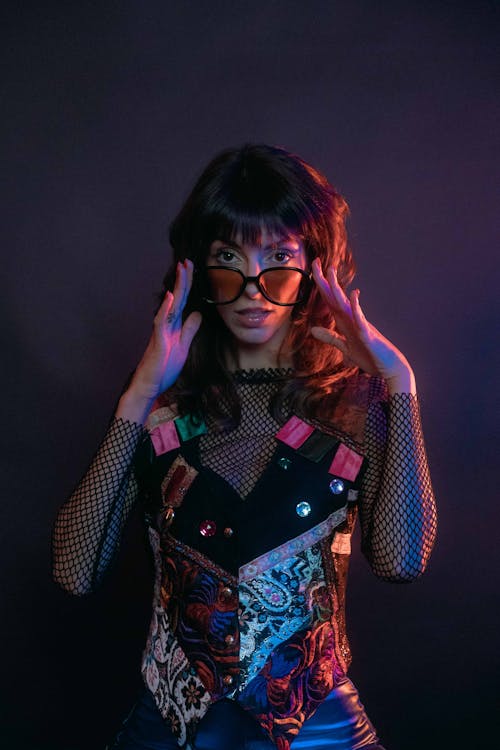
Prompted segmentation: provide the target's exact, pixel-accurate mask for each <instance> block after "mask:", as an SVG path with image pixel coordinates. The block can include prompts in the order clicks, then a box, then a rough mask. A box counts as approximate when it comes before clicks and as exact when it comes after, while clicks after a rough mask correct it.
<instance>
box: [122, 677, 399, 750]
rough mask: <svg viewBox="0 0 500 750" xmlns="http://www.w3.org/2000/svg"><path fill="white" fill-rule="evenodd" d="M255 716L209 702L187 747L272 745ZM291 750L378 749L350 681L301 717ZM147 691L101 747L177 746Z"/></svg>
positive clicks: (172, 749)
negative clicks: (305, 717)
mask: <svg viewBox="0 0 500 750" xmlns="http://www.w3.org/2000/svg"><path fill="white" fill-rule="evenodd" d="M275 747H276V746H275V745H274V744H273V743H272V742H271V740H270V739H269V738H268V737H267V736H266V735H265V734H264V733H263V731H262V729H261V728H260V726H259V725H258V724H257V722H256V721H255V719H254V718H253V717H252V716H250V714H248V713H246V711H244V710H243V709H242V708H241V707H240V706H239V705H238V704H237V703H235V702H234V701H230V700H221V701H218V702H217V703H214V704H213V705H212V706H211V707H210V709H209V711H208V712H207V714H206V715H205V716H204V717H203V719H202V721H201V722H200V724H199V729H198V732H197V735H196V740H195V745H194V748H193V750H275ZM291 747H292V749H293V750H361V748H362V749H363V750H384V748H383V747H382V745H380V744H379V741H378V737H377V735H376V732H375V728H374V727H373V724H372V723H371V722H370V720H369V718H368V716H367V715H366V713H365V710H364V708H363V705H362V703H361V702H360V700H359V695H358V691H357V690H356V688H355V687H354V685H353V683H352V682H351V680H349V679H348V678H347V677H346V678H344V679H343V680H342V681H341V682H340V683H339V684H338V685H337V686H336V687H335V689H334V690H332V692H331V693H330V695H329V696H328V698H327V699H326V700H325V701H324V703H322V704H321V706H320V707H319V708H318V710H317V711H316V713H315V714H314V716H312V717H311V718H310V719H309V720H308V721H306V722H305V723H304V725H303V727H302V729H301V730H300V732H299V735H298V737H297V738H296V739H295V740H294V741H293V742H292V744H291ZM178 748H179V746H178V744H177V741H176V739H175V737H174V736H173V734H172V733H171V731H170V729H169V727H168V725H167V724H166V723H165V721H164V720H163V719H162V717H161V715H160V713H159V711H158V709H157V708H156V704H155V702H154V700H153V697H152V695H151V694H150V692H149V691H148V690H146V689H144V692H143V693H141V696H140V698H139V700H138V701H137V703H136V704H135V705H134V707H133V709H132V711H131V712H130V714H129V716H128V717H127V718H126V719H125V721H124V723H123V727H122V729H121V730H120V732H119V733H118V734H117V736H116V738H115V740H114V742H113V743H112V744H111V745H108V747H107V750H178Z"/></svg>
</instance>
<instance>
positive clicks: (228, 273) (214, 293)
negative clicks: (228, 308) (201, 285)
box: [206, 268, 243, 304]
mask: <svg viewBox="0 0 500 750" xmlns="http://www.w3.org/2000/svg"><path fill="white" fill-rule="evenodd" d="M206 272H207V281H208V288H207V293H206V297H207V299H208V300H209V301H210V302H216V303H218V304H221V303H222V302H232V301H233V300H235V299H236V298H237V297H238V296H239V293H240V290H241V287H242V286H243V277H242V275H241V274H240V273H238V271H233V270H232V269H231V268H207V269H206Z"/></svg>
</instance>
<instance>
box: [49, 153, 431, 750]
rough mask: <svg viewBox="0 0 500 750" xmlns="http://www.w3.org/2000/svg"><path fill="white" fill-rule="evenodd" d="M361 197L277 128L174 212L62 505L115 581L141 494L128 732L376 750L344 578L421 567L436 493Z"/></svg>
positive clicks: (78, 585)
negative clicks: (357, 203) (139, 680)
mask: <svg viewBox="0 0 500 750" xmlns="http://www.w3.org/2000/svg"><path fill="white" fill-rule="evenodd" d="M347 213H348V208H347V204H346V202H345V201H344V199H343V198H342V197H341V196H340V195H339V194H338V193H337V192H336V191H335V190H334V189H333V188H332V186H331V185H330V184H329V183H328V181H327V180H326V178H325V177H324V176H323V175H322V174H320V173H319V172H318V171H317V170H316V169H314V168H313V167H311V166H310V165H308V164H307V163H306V162H305V161H303V160H302V159H300V158H299V157H298V156H296V155H295V154H292V153H289V152H287V151H285V150H284V149H282V148H277V147H271V146H267V145H263V144H260V145H252V144H246V145H245V146H243V147H242V148H238V149H228V150H226V151H224V152H222V153H221V154H219V155H218V156H216V157H215V158H214V159H213V160H212V162H211V163H210V164H209V165H208V166H207V168H206V169H205V170H204V172H203V174H202V175H201V176H200V178H199V179H198V181H197V183H196V185H195V187H194V188H193V190H192V192H191V194H190V195H189V197H188V199H187V201H186V203H185V205H184V207H183V208H182V210H181V211H180V213H179V215H178V216H177V218H176V219H175V220H174V222H173V223H172V225H171V230H170V242H171V245H172V247H173V250H174V263H175V265H174V267H173V268H172V270H171V272H170V273H168V274H167V277H166V279H165V284H164V290H163V294H162V296H161V300H162V301H161V304H160V306H159V309H158V310H157V313H156V316H155V319H154V327H153V333H152V336H151V339H150V341H149V343H148V346H147V348H146V351H145V353H144V356H143V358H142V360H141V362H140V363H139V365H138V366H137V368H136V370H135V372H134V373H133V375H132V377H131V380H130V382H129V384H128V386H127V387H126V389H125V391H124V392H123V394H122V396H121V398H120V401H119V403H118V408H117V410H116V413H115V415H114V417H113V419H112V421H111V424H110V426H109V429H108V431H107V433H106V436H105V438H104V440H103V442H102V444H101V446H100V447H99V449H98V451H97V454H96V456H95V458H94V460H93V462H92V464H91V466H90V467H89V469H88V471H87V473H86V474H85V476H84V477H83V479H82V481H81V482H80V484H79V485H78V487H77V488H76V490H75V492H74V493H73V495H72V496H71V498H70V499H69V500H68V502H67V503H66V504H65V505H64V506H63V508H62V509H61V511H60V513H59V516H58V519H57V523H56V529H55V535H54V554H55V564H54V569H55V578H56V580H57V581H58V582H59V583H60V584H61V585H62V586H63V587H64V588H65V589H67V590H68V591H70V592H72V593H75V594H85V593H88V592H90V591H92V590H93V589H94V588H95V586H96V585H98V583H99V581H100V579H101V577H102V575H103V574H104V572H105V571H106V569H107V568H108V567H109V564H110V562H111V560H112V558H113V556H114V554H115V552H116V549H117V546H118V544H119V539H120V534H121V530H122V527H123V524H124V522H125V519H126V517H127V515H128V513H129V511H130V509H131V507H132V505H133V504H134V503H135V502H136V501H137V500H139V501H140V502H141V503H142V505H143V508H144V513H145V519H146V523H147V527H148V531H149V537H150V541H151V546H152V550H153V555H154V558H155V564H156V580H155V589H154V598H153V612H152V619H151V626H150V630H149V635H148V639H147V644H146V648H145V651H144V658H143V664H142V673H143V677H144V682H145V690H144V693H143V694H142V695H141V697H140V699H139V701H138V702H137V704H136V705H135V707H134V709H133V710H132V712H131V714H130V716H129V717H128V719H127V720H126V722H125V723H124V727H123V729H122V730H121V731H120V732H119V734H118V735H117V737H116V739H115V741H114V744H113V748H117V749H118V748H120V749H121V750H132V748H134V749H139V748H157V749H158V750H165V749H166V748H174V747H178V746H181V747H187V748H197V749H199V750H201V749H202V748H217V750H224V748H227V750H238V749H239V748H242V749H243V748H247V749H248V748H254V750H257V749H258V750H264V749H265V748H273V747H278V748H280V750H286V749H287V748H289V746H290V743H291V742H293V747H294V749H295V748H305V747H321V748H326V747H328V748H334V747H335V748H342V749H343V750H348V749H354V748H372V749H374V748H381V745H380V744H379V740H378V737H377V735H376V733H375V729H374V727H373V725H372V724H371V723H370V721H369V719H368V717H367V716H366V713H365V712H364V709H363V706H362V705H361V703H360V701H359V697H358V694H357V692H356V689H355V687H354V685H353V684H352V682H351V681H350V680H349V679H348V677H347V676H346V672H347V669H348V667H349V664H350V659H351V657H350V650H349V643H348V639H347V636H346V632H345V620H344V598H345V583H346V575H347V566H348V561H349V553H350V537H351V534H352V531H353V528H354V524H355V520H356V515H357V511H358V509H359V512H360V519H361V529H362V547H363V552H364V554H365V555H366V557H367V559H368V561H369V563H370V565H371V568H372V569H373V572H374V573H375V574H376V575H377V576H379V577H381V578H384V579H385V580H388V581H394V582H404V581H412V580H414V579H415V578H416V577H417V576H419V575H420V574H421V573H422V572H423V571H424V569H425V567H426V564H427V561H428V559H429V555H430V552H431V549H432V546H433V543H434V537H435V531H436V511H435V504H434V498H433V493H432V487H431V483H430V478H429V473H428V467H427V461H426V456H425V449H424V444H423V439H422V432H421V425H420V418H419V409H418V401H417V395H416V387H415V378H414V375H413V371H412V369H411V367H410V365H409V363H408V361H407V360H406V358H405V357H404V356H403V354H402V353H401V352H400V351H398V349H397V348H396V347H395V346H394V345H393V344H391V343H390V342H389V341H388V340H387V339H386V338H385V337H384V336H382V334H381V333H380V332H379V331H377V329H376V328H375V327H374V326H373V325H372V324H371V323H369V322H368V321H367V320H366V318H365V316H364V314H363V311H362V309H361V307H360V303H359V291H358V290H355V291H353V292H351V293H350V294H349V295H347V292H346V289H347V287H348V285H349V284H350V282H351V281H352V278H353V276H354V263H353V260H352V255H351V252H350V250H349V247H348V244H347V236H346V229H345V220H346V216H347Z"/></svg>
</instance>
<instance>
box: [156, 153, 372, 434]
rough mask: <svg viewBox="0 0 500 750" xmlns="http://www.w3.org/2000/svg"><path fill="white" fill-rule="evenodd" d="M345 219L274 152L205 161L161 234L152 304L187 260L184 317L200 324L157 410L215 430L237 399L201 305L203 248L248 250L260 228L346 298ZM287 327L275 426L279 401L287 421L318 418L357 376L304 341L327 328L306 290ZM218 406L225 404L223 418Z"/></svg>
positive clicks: (228, 349)
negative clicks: (202, 419) (205, 420)
mask: <svg viewBox="0 0 500 750" xmlns="http://www.w3.org/2000/svg"><path fill="white" fill-rule="evenodd" d="M348 213H349V209H348V206H347V203H346V201H345V200H344V198H343V197H342V196H341V195H340V194H339V193H338V192H336V190H335V189H334V188H333V187H332V186H331V185H330V184H329V182H328V180H327V179H326V177H325V176H324V175H323V174H321V172H319V171H318V170H317V169H315V168H314V167H312V166H311V165H310V164H308V163H307V162H305V161H304V160H303V159H301V158H300V157H299V156H297V155H296V154H293V153H291V152H289V151H286V150H285V149H283V148H280V147H277V146H269V145H266V144H252V143H246V144H244V145H243V146H242V147H240V148H229V149H226V150H224V151H222V152H221V153H219V154H218V155H217V156H215V157H214V158H213V159H212V161H211V162H210V163H209V164H208V166H207V167H206V168H205V169H204V171H203V172H202V174H201V175H200V177H199V178H198V180H197V182H196V184H195V186H194V188H193V189H192V191H191V193H190V194H189V196H188V198H187V199H186V201H185V203H184V205H183V207H182V208H181V210H180V212H179V214H178V215H177V216H176V218H175V219H174V220H173V221H172V223H171V225H170V234H169V239H170V244H171V246H172V248H173V255H174V258H173V264H172V267H171V268H170V270H169V271H168V272H167V274H166V276H165V279H164V282H163V289H162V292H161V294H160V300H161V299H163V297H164V295H165V292H166V291H167V289H172V288H173V283H174V279H175V267H176V264H177V261H181V262H182V261H183V260H184V259H185V258H190V259H191V260H192V261H193V263H194V267H195V274H194V279H193V286H192V289H191V293H190V295H189V298H188V301H187V304H186V308H185V311H184V315H185V316H186V315H188V314H189V313H190V312H191V311H192V310H199V311H200V312H201V313H202V316H203V320H202V323H201V326H200V329H199V331H198V333H197V334H196V336H195V338H194V340H193V342H192V345H191V348H190V351H189V355H188V359H187V361H186V364H185V366H184V368H183V370H182V373H181V375H180V376H179V378H178V380H177V382H176V384H175V385H174V386H173V388H172V389H171V390H170V391H169V393H168V394H165V400H168V401H170V400H175V401H176V403H177V405H178V407H179V410H180V412H181V413H191V414H193V413H195V414H199V415H202V414H207V413H208V414H210V415H212V416H213V417H214V418H215V419H216V421H217V422H219V424H220V425H221V426H223V425H228V424H237V423H238V421H239V416H240V404H239V400H238V395H237V392H236V389H235V386H234V382H233V379H232V378H231V375H230V374H229V373H228V371H227V367H226V365H225V355H227V354H229V355H232V357H233V358H234V360H235V361H236V362H237V356H236V351H235V349H234V344H233V341H232V338H231V337H230V335H229V332H228V331H227V329H226V327H225V325H224V323H223V321H222V319H221V317H220V315H219V314H218V312H217V311H216V310H215V309H214V307H213V306H211V305H209V304H207V303H206V302H204V300H203V298H202V295H201V290H200V285H199V283H198V280H197V270H198V271H199V270H200V269H202V268H203V266H204V265H205V259H206V256H207V253H208V250H209V247H210V245H211V243H212V242H213V241H214V240H215V239H220V240H223V241H229V240H236V238H237V236H238V235H239V236H240V238H241V240H242V242H243V243H250V244H256V243H257V242H258V241H259V239H260V235H261V228H262V227H263V226H264V227H265V228H266V229H267V230H268V231H269V232H272V233H273V234H274V233H276V234H277V235H278V236H280V237H282V236H284V237H286V236H288V235H289V234H290V233H293V234H295V235H298V236H299V237H300V238H301V239H302V241H303V242H304V246H305V251H306V256H307V261H308V266H309V268H308V270H309V269H310V264H311V263H312V260H313V259H314V258H315V257H319V258H320V260H321V264H322V267H323V269H325V268H327V267H328V266H330V265H332V264H333V265H334V266H335V268H336V269H337V276H338V279H339V283H340V285H341V286H342V288H344V289H345V288H346V287H347V285H348V284H349V283H350V282H351V281H352V279H353V277H354V273H355V266H354V261H353V258H352V254H351V250H350V248H349V246H348V242H347V233H346V227H345V222H346V218H347V216H348ZM291 322H292V324H291V326H290V330H289V333H288V334H287V337H286V339H285V341H284V342H283V348H285V347H286V350H287V351H289V352H291V354H292V361H293V364H294V367H293V373H292V374H291V375H290V374H289V375H288V376H284V378H283V387H282V388H281V389H280V391H279V393H278V394H277V396H276V398H275V399H274V400H273V404H272V407H271V408H272V412H273V414H274V416H275V418H277V419H281V418H282V416H283V404H284V401H285V399H287V403H288V404H289V405H290V407H291V408H292V409H293V411H294V412H295V413H297V414H301V415H303V416H309V417H315V416H317V413H318V412H319V410H320V405H321V410H323V408H324V405H325V403H324V399H325V397H327V396H329V395H331V394H335V392H336V391H338V385H339V383H340V382H341V381H343V380H344V379H345V378H346V377H348V376H349V375H352V374H353V373H354V372H355V371H356V369H357V368H354V367H350V368H349V367H347V366H346V365H345V364H344V363H343V360H342V355H341V354H340V352H339V351H338V350H337V349H336V348H335V347H332V346H329V345H326V344H324V343H322V342H320V341H318V340H317V339H315V338H314V337H313V336H312V335H311V334H310V329H311V327H312V326H316V325H317V326H323V327H325V328H328V329H330V330H334V328H335V324H334V320H333V317H332V314H331V312H330V311H329V310H328V308H327V307H326V306H325V304H324V303H323V301H322V299H321V297H320V294H319V291H318V289H317V288H316V286H315V285H313V288H312V289H311V292H310V294H309V295H308V296H307V297H306V299H305V300H304V302H302V303H299V304H298V305H296V306H295V307H294V310H293V313H292V316H291ZM278 364H279V363H278ZM223 404H226V405H227V404H229V413H228V412H227V410H226V409H225V408H224V407H223V406H222V405H223Z"/></svg>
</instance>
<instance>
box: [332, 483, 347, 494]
mask: <svg viewBox="0 0 500 750" xmlns="http://www.w3.org/2000/svg"><path fill="white" fill-rule="evenodd" d="M343 491H344V482H343V481H342V480H341V479H332V481H331V482H330V492H333V494H334V495H340V493H341V492H343Z"/></svg>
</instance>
